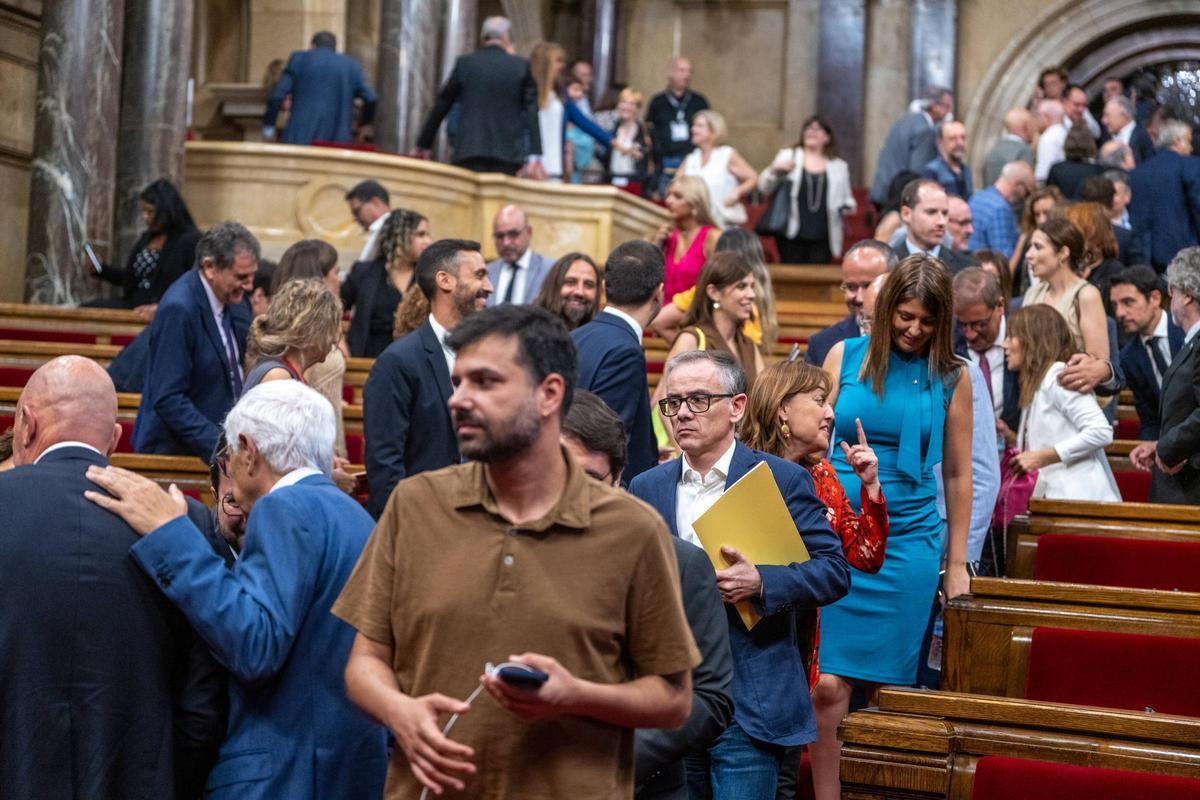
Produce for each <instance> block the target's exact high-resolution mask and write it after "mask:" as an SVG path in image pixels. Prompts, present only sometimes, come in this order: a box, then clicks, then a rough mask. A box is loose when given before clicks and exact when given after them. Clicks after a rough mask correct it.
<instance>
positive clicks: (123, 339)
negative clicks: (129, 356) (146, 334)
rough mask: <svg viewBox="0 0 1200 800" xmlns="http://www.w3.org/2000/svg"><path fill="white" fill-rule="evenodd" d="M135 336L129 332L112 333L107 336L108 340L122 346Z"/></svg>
mask: <svg viewBox="0 0 1200 800" xmlns="http://www.w3.org/2000/svg"><path fill="white" fill-rule="evenodd" d="M136 338H137V336H135V335H133V334H129V333H114V334H113V335H112V336H109V337H108V340H109V341H110V342H112V343H113V344H115V345H119V346H120V347H124V346H126V345H127V344H129V343H130V342H132V341H133V340H134V339H136Z"/></svg>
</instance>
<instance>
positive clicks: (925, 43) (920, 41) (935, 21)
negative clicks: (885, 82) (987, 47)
mask: <svg viewBox="0 0 1200 800" xmlns="http://www.w3.org/2000/svg"><path fill="white" fill-rule="evenodd" d="M911 43H912V48H911V49H912V59H911V61H910V62H909V73H908V90H909V94H910V96H912V97H921V96H922V95H924V93H925V88H926V87H927V86H931V85H937V86H946V87H948V88H950V89H953V88H954V62H955V57H956V55H957V51H958V2H957V0H915V1H914V2H913V4H912V39H911Z"/></svg>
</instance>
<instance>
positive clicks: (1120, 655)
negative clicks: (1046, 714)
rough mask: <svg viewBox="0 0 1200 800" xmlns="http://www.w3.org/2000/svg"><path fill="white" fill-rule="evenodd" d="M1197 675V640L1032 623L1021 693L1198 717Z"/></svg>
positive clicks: (1199, 664)
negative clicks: (1048, 626) (1044, 626)
mask: <svg viewBox="0 0 1200 800" xmlns="http://www.w3.org/2000/svg"><path fill="white" fill-rule="evenodd" d="M1197 675H1200V639H1188V638H1184V637H1181V636H1143V635H1141V634H1136V633H1108V632H1105V631H1079V630H1068V629H1065V628H1034V629H1033V637H1032V642H1031V643H1030V646H1029V673H1028V677H1027V678H1026V682H1025V697H1026V698H1028V699H1030V700H1043V701H1047V702H1051V703H1075V704H1078V705H1084V706H1101V707H1104V708H1125V709H1130V710H1132V711H1144V710H1145V709H1147V708H1150V709H1153V710H1154V711H1156V712H1158V713H1160V714H1180V715H1183V716H1188V717H1196V716H1200V686H1197V684H1196V676H1197ZM1197 796H1200V795H1197Z"/></svg>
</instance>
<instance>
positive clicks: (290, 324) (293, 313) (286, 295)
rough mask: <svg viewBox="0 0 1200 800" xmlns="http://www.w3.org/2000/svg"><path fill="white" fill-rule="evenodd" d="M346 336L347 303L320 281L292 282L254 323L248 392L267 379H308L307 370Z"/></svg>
mask: <svg viewBox="0 0 1200 800" xmlns="http://www.w3.org/2000/svg"><path fill="white" fill-rule="evenodd" d="M341 335H342V303H341V301H340V300H338V299H337V298H336V297H334V296H333V295H332V294H330V293H329V290H327V289H326V288H325V286H324V285H323V284H322V283H321V282H320V281H316V280H299V281H289V282H288V283H285V284H284V285H283V286H282V287H280V289H279V292H278V293H277V294H276V295H275V296H274V297H272V298H271V307H270V308H269V309H267V313H265V314H263V315H262V316H260V317H258V318H257V319H255V320H254V322H253V323H252V324H251V325H250V335H249V336H248V337H247V338H246V361H247V363H249V364H251V367H250V371H249V372H248V373H246V380H245V382H244V384H243V388H242V394H245V393H246V392H248V391H250V390H251V389H253V388H254V387H255V386H257V385H258V384H260V383H262V382H264V381H283V380H296V381H300V382H301V383H305V380H304V371H305V370H307V369H308V368H309V367H311V366H312V365H313V364H319V363H320V362H322V361H324V360H325V357H326V356H327V355H329V351H330V350H332V349H333V346H334V345H335V344H337V340H338V337H340V336H341Z"/></svg>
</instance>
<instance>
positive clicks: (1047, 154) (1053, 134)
mask: <svg viewBox="0 0 1200 800" xmlns="http://www.w3.org/2000/svg"><path fill="white" fill-rule="evenodd" d="M1066 141H1067V128H1066V126H1065V125H1063V124H1062V123H1061V122H1058V123H1055V124H1054V125H1051V126H1050V127H1049V128H1046V130H1044V131H1042V136H1041V138H1040V139H1038V146H1037V167H1036V168H1035V169H1034V171H1033V174H1034V177H1036V178H1037V179H1038V183H1045V182H1046V178H1047V176H1049V175H1050V168H1051V167H1052V166H1054V165H1055V164H1057V163H1058V162H1060V161H1065V160H1066V158H1067V155H1066V152H1065V151H1064V149H1063V147H1064V145H1065V144H1066Z"/></svg>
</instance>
